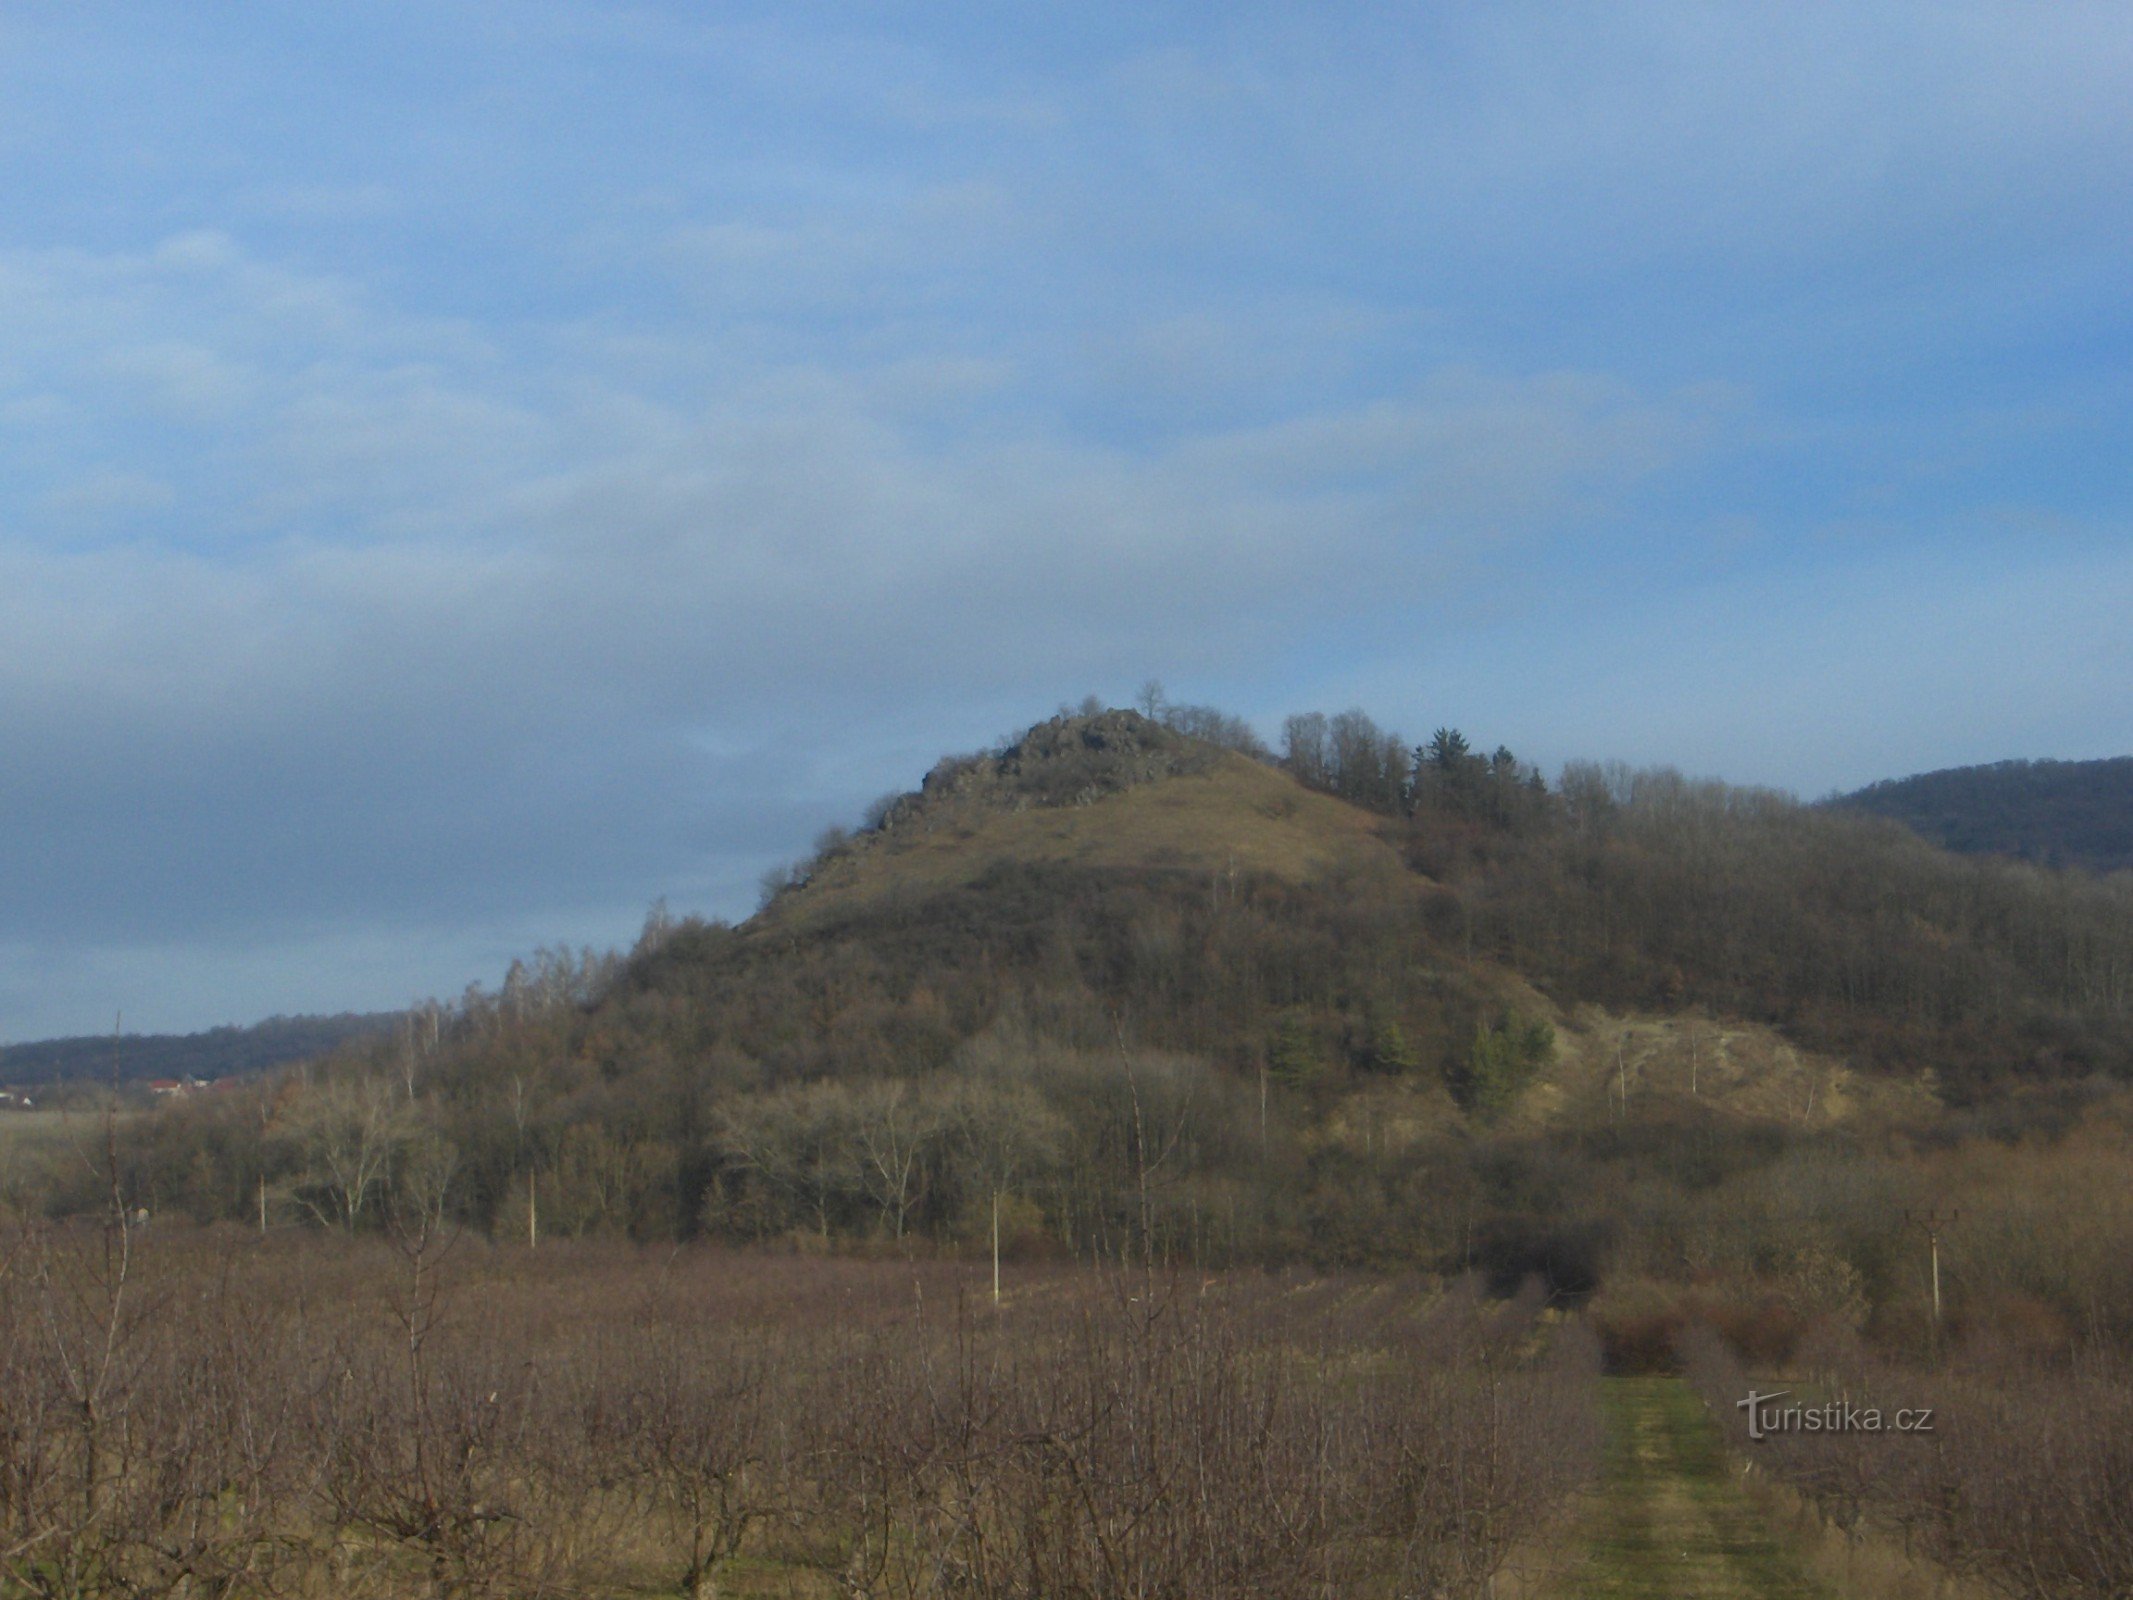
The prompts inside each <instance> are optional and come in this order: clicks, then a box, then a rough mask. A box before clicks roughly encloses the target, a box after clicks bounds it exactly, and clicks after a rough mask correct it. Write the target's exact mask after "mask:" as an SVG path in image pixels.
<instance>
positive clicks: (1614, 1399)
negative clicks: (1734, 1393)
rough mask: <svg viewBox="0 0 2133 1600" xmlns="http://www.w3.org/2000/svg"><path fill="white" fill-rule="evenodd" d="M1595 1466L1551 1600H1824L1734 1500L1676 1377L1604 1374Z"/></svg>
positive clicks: (1736, 1491) (1784, 1549)
mask: <svg viewBox="0 0 2133 1600" xmlns="http://www.w3.org/2000/svg"><path fill="white" fill-rule="evenodd" d="M1601 1404H1602V1407H1603V1409H1604V1412H1605V1415H1606V1419H1607V1455H1606V1464H1605V1467H1604V1469H1603V1471H1602V1473H1601V1478H1600V1486H1599V1490H1598V1492H1597V1493H1596V1494H1595V1496H1594V1497H1593V1503H1592V1505H1591V1506H1590V1507H1589V1508H1588V1509H1587V1511H1586V1512H1585V1514H1584V1515H1583V1517H1582V1518H1581V1519H1580V1521H1579V1524H1578V1527H1577V1529H1576V1533H1575V1534H1574V1537H1575V1538H1577V1539H1578V1540H1579V1541H1580V1546H1581V1553H1580V1555H1579V1557H1578V1559H1577V1560H1576V1562H1575V1563H1574V1565H1573V1566H1572V1568H1571V1570H1570V1571H1569V1572H1568V1573H1566V1574H1565V1575H1564V1576H1563V1578H1562V1579H1560V1580H1559V1581H1558V1584H1557V1586H1556V1588H1555V1589H1554V1591H1553V1593H1554V1594H1555V1595H1556V1596H1557V1597H1558V1600H1617V1597H1625V1600H1626V1597H1629V1596H1636V1597H1639V1600H1642V1597H1645V1596H1654V1597H1656V1596H1675V1595H1680V1596H1692V1597H1697V1600H1702V1597H1706V1596H1708V1597H1711V1600H1734V1597H1742V1596H1753V1597H1758V1600H1763V1597H1767V1600H1834V1597H1833V1596H1832V1595H1831V1593H1830V1591H1829V1590H1828V1589H1827V1588H1825V1587H1823V1586H1822V1585H1821V1584H1819V1583H1817V1582H1816V1581H1815V1580H1814V1579H1812V1578H1811V1577H1809V1576H1808V1574H1807V1572H1806V1570H1805V1569H1804V1568H1803V1567H1802V1566H1801V1564H1800V1561H1799V1559H1798V1558H1797V1556H1796V1555H1795V1554H1794V1553H1793V1551H1792V1549H1791V1548H1790V1546H1789V1544H1788V1542H1787V1540H1786V1539H1785V1537H1784V1535H1783V1533H1782V1531H1780V1530H1777V1529H1773V1528H1771V1527H1769V1526H1768V1525H1767V1524H1766V1522H1765V1519H1764V1518H1763V1516H1762V1515H1761V1514H1760V1513H1759V1512H1758V1511H1757V1509H1756V1507H1755V1506H1754V1505H1753V1504H1751V1503H1750V1501H1749V1500H1748V1498H1747V1497H1746V1496H1745V1495H1744V1494H1742V1493H1741V1490H1740V1486H1739V1485H1738V1484H1737V1483H1736V1482H1735V1481H1734V1477H1733V1472H1732V1469H1731V1467H1730V1465H1729V1464H1728V1461H1727V1457H1726V1451H1725V1446H1724V1444H1723V1442H1722V1441H1721V1439H1720V1437H1719V1434H1718V1430H1717V1428H1715V1427H1714V1426H1713V1425H1712V1423H1711V1419H1710V1418H1709V1417H1707V1416H1706V1415H1705V1414H1704V1409H1703V1405H1702V1403H1701V1402H1700V1401H1698V1400H1697V1398H1696V1396H1695V1394H1694V1392H1693V1391H1691V1390H1690V1388H1689V1386H1688V1385H1687V1384H1685V1383H1683V1382H1681V1381H1680V1380H1679V1379H1676V1378H1609V1379H1607V1380H1606V1388H1605V1392H1604V1395H1603V1398H1602V1402H1601Z"/></svg>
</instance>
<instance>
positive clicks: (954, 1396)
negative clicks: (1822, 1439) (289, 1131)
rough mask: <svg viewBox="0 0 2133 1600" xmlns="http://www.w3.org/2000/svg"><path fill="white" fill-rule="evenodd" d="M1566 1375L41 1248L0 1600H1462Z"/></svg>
mask: <svg viewBox="0 0 2133 1600" xmlns="http://www.w3.org/2000/svg"><path fill="white" fill-rule="evenodd" d="M1595 1372H1596V1358H1595V1350H1594V1347H1593V1346H1592V1344H1591V1341H1590V1340H1589V1339H1588V1338H1587V1337H1585V1336H1584V1335H1583V1332H1582V1330H1581V1329H1580V1328H1578V1327H1577V1326H1576V1325H1575V1324H1563V1323H1560V1322H1559V1321H1558V1320H1557V1319H1555V1318H1552V1317H1546V1316H1543V1315H1542V1314H1541V1312H1540V1308H1539V1305H1538V1302H1537V1300H1536V1299H1535V1298H1532V1297H1528V1298H1527V1299H1524V1300H1516V1301H1511V1302H1497V1303H1492V1302H1488V1301H1485V1300H1483V1299H1482V1298H1480V1297H1478V1296H1476V1295H1473V1294H1470V1293H1465V1292H1459V1291H1453V1292H1449V1293H1438V1292H1429V1291H1425V1290H1424V1289H1422V1288H1421V1287H1419V1286H1417V1285H1413V1284H1401V1283H1393V1282H1364V1281H1356V1280H1345V1279H1335V1278H1323V1277H1277V1276H1261V1275H1235V1276H1216V1277H1209V1276H1202V1275H1198V1274H1195V1275H1191V1276H1189V1277H1180V1276H1176V1275H1171V1274H1163V1273H1156V1272H1131V1271H1109V1272H1097V1271H1092V1270H1086V1269H1076V1268H1066V1267H1059V1268H1047V1269H1033V1270H1031V1271H1028V1272H1023V1273H1018V1274H1015V1275H1013V1276H1012V1279H1011V1281H1010V1283H1009V1285H1008V1289H1007V1293H1006V1295H1005V1297H1004V1299H1003V1300H1002V1301H1001V1302H1000V1303H999V1304H997V1305H996V1304H995V1303H994V1302H993V1300H992V1298H991V1294H990V1289H989V1283H988V1282H987V1281H986V1280H984V1279H982V1278H980V1277H979V1276H977V1275H975V1274H973V1273H972V1272H970V1271H968V1270H967V1269H965V1268H962V1267H959V1266H955V1265H951V1264H941V1263H931V1264H928V1263H920V1264H915V1265H914V1264H911V1263H904V1262H898V1263H888V1262H859V1261H834V1260H831V1261H825V1260H807V1259H799V1258H792V1257H782V1258H781V1257H767V1256H750V1255H741V1254H731V1253H726V1252H721V1251H717V1250H714V1249H709V1248H688V1249H682V1250H672V1249H644V1250H636V1249H628V1248H622V1247H617V1246H613V1245H603V1246H597V1247H580V1248H571V1247H568V1246H564V1247H548V1248H544V1249H542V1250H540V1251H538V1252H533V1251H526V1250H522V1249H500V1248H495V1247H492V1246H490V1245H488V1244H486V1243H483V1242H480V1241H477V1240H475V1239H473V1238H471V1237H466V1236H452V1235H448V1234H447V1233H445V1232H443V1231H440V1230H437V1229H434V1228H432V1227H429V1226H424V1225H417V1226H413V1227H410V1228H406V1229H401V1230H396V1231H395V1232H394V1233H393V1234H392V1235H391V1236H390V1237H387V1238H380V1239H376V1240H369V1241H360V1242H356V1243H347V1242H343V1241H333V1240H321V1239H319V1238H317V1237H316V1236H311V1237H305V1236H281V1237H272V1238H268V1239H265V1240H261V1239H258V1238H248V1237H245V1236H243V1235H241V1234H237V1233H235V1232H234V1231H232V1232H227V1233H226V1232H222V1231H218V1230H208V1231H199V1232H195V1231H190V1230H161V1231H158V1230H154V1229H148V1230H139V1229H135V1228H131V1227H128V1228H120V1227H116V1226H112V1227H93V1226H80V1225H77V1226H61V1227H36V1228H30V1229H26V1230H23V1231H20V1232H18V1233H16V1234H15V1235H14V1236H13V1237H12V1238H11V1239H10V1240H9V1241H8V1243H7V1246H6V1252H5V1255H4V1258H0V1593H7V1594H23V1595H37V1596H50V1597H54V1600H56V1597H59V1596H99V1595H108V1596H127V1597H142V1596H156V1595H169V1596H181V1595H182V1596H194V1595H200V1596H210V1595H212V1596H240V1595H325V1594H334V1595H348V1596H363V1595H377V1596H386V1595H404V1594H422V1593H428V1594H437V1595H469V1596H471V1595H489V1594H496V1595H502V1594H513V1595H533V1594H558V1595H581V1594H602V1595H612V1594H644V1595H676V1594H682V1595H712V1594H719V1595H747V1594H756V1595H792V1596H813V1595H822V1596H832V1595H836V1596H855V1597H858V1596H869V1597H871V1596H883V1597H887V1596H898V1597H905V1596H908V1597H919V1596H947V1595H956V1596H971V1597H991V1596H1002V1597H1005V1596H1039V1595H1042V1596H1048V1597H1056V1596H1065V1595H1089V1596H1099V1595H1103V1596H1111V1595H1116V1596H1129V1595H1138V1596H1156V1595H1174V1596H1185V1595H1191V1596H1245V1595H1251V1596H1282V1595H1298V1596H1301V1595H1306V1594H1309V1595H1327V1594H1342V1595H1384V1596H1388V1597H1390V1596H1431V1595H1465V1594H1474V1593H1478V1592H1480V1591H1481V1589H1482V1588H1483V1586H1484V1585H1485V1584H1486V1583H1487V1581H1488V1578H1489V1576H1490V1574H1491V1573H1492V1572H1494V1571H1495V1570H1496V1568H1497V1566H1498V1565H1499V1564H1500V1563H1501V1562H1502V1561H1503V1559H1504V1557H1505V1554H1506V1552H1507V1551H1508V1550H1509V1549H1510V1547H1511V1546H1512V1545H1513V1543H1514V1542H1515V1541H1517V1540H1519V1539H1520V1538H1521V1537H1529V1536H1531V1534H1532V1532H1533V1530H1534V1529H1535V1528H1536V1527H1537V1526H1538V1525H1539V1523H1540V1522H1541V1520H1542V1519H1543V1518H1544V1517H1545V1516H1546V1515H1547V1514H1548V1513H1549V1511H1550V1510H1551V1508H1553V1507H1554V1506H1556V1505H1558V1504H1559V1503H1560V1502H1561V1501H1562V1500H1563V1498H1564V1497H1565V1496H1566V1495H1567V1494H1568V1493H1569V1492H1570V1491H1571V1490H1572V1489H1573V1488H1574V1487H1575V1486H1576V1485H1577V1484H1579V1483H1580V1482H1581V1481H1582V1480H1583V1479H1584V1478H1585V1476H1586V1475H1587V1473H1588V1471H1589V1467H1590V1463H1591V1461H1592V1459H1593V1456H1594V1452H1595V1450H1596V1448H1597V1434H1596V1414H1595V1411H1594V1396H1595V1384H1594V1375H1595Z"/></svg>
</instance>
